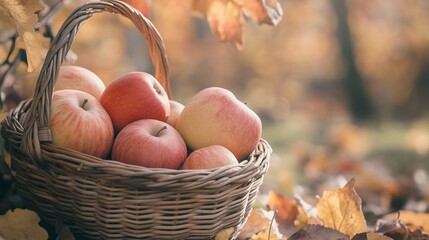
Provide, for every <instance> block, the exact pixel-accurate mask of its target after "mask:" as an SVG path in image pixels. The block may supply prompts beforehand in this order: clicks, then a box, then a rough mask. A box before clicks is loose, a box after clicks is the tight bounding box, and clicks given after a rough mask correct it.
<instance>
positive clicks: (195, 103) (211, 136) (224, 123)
mask: <svg viewBox="0 0 429 240" xmlns="http://www.w3.org/2000/svg"><path fill="white" fill-rule="evenodd" d="M176 129H177V130H178V131H179V133H180V134H181V135H182V137H183V138H184V139H185V142H186V144H187V145H188V147H189V148H190V149H192V150H197V149H199V148H203V147H207V146H210V145H222V146H224V147H226V148H228V149H229V150H230V151H231V152H232V153H233V154H234V155H235V157H236V158H237V159H238V161H242V160H243V159H245V158H247V157H249V155H250V153H251V152H252V151H253V150H254V149H255V148H256V145H257V144H258V143H259V140H260V138H261V133H262V124H261V120H260V119H259V117H258V115H257V114H256V113H255V112H253V111H252V110H251V109H250V108H249V107H248V106H247V105H246V104H244V103H242V102H240V101H239V100H238V99H237V98H236V97H235V96H234V94H233V93H232V92H230V91H228V90H226V89H224V88H219V87H210V88H206V89H203V90H202V91H200V92H198V93H197V94H195V95H194V96H193V97H192V98H191V99H190V100H189V102H188V103H187V104H186V105H185V108H184V109H183V111H182V113H181V114H180V116H179V119H178V120H177V123H176Z"/></svg>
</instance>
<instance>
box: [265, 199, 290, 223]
mask: <svg viewBox="0 0 429 240" xmlns="http://www.w3.org/2000/svg"><path fill="white" fill-rule="evenodd" d="M267 205H268V206H269V207H270V209H271V210H274V211H276V212H277V214H276V221H277V223H278V224H280V225H283V224H293V222H294V221H295V219H296V218H297V216H298V204H297V201H296V200H295V199H290V198H287V197H285V196H283V195H281V194H279V193H276V192H274V191H269V192H268V202H267Z"/></svg>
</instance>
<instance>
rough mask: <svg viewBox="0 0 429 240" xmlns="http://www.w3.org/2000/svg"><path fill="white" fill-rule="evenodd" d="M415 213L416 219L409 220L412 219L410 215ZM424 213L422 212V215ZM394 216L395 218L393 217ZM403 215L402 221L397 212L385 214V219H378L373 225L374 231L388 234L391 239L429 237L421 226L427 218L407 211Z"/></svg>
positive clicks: (413, 239) (408, 239)
mask: <svg viewBox="0 0 429 240" xmlns="http://www.w3.org/2000/svg"><path fill="white" fill-rule="evenodd" d="M415 214H417V215H418V216H417V217H415V219H416V220H410V219H413V218H411V217H412V216H414V215H415ZM424 215H426V214H423V213H422V216H424ZM395 216H396V219H394V218H395ZM404 216H405V217H404V220H405V221H404V222H402V220H401V218H400V216H399V214H393V213H392V214H389V215H387V216H385V219H378V221H377V223H376V226H375V232H378V233H382V234H384V235H385V236H389V237H391V238H393V239H406V240H421V239H429V234H428V232H427V230H425V229H424V226H423V224H428V222H427V221H428V220H427V219H424V217H419V216H420V214H419V213H415V212H409V214H407V213H406V214H405V215H404ZM407 218H410V219H407ZM420 221H421V222H420ZM416 223H417V224H416ZM415 224H416V225H415Z"/></svg>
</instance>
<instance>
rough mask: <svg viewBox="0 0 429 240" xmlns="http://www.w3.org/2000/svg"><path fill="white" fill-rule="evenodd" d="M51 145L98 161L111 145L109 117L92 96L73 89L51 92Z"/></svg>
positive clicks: (110, 122) (106, 153)
mask: <svg viewBox="0 0 429 240" xmlns="http://www.w3.org/2000/svg"><path fill="white" fill-rule="evenodd" d="M50 120H51V131H52V142H53V144H55V145H58V146H62V147H67V148H70V149H73V150H76V151H79V152H82V153H86V154H89V155H92V156H96V157H99V158H106V156H107V155H108V154H109V152H110V149H111V147H112V143H113V137H114V135H113V125H112V121H111V120H110V117H109V114H108V113H107V112H106V110H104V108H103V106H102V105H101V104H100V102H99V101H98V100H97V99H96V98H95V97H94V96H92V95H90V94H89V93H86V92H82V91H79V90H74V89H64V90H58V91H55V92H54V93H53V97H52V104H51V116H50Z"/></svg>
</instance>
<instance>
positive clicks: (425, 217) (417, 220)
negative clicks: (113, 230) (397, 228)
mask: <svg viewBox="0 0 429 240" xmlns="http://www.w3.org/2000/svg"><path fill="white" fill-rule="evenodd" d="M383 219H385V220H392V221H393V220H397V219H398V214H397V213H391V214H388V215H386V216H385V217H384V218H383ZM399 220H400V221H401V222H402V223H403V224H407V225H411V226H416V227H420V228H422V230H423V232H424V233H425V234H429V213H418V212H414V211H399Z"/></svg>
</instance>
